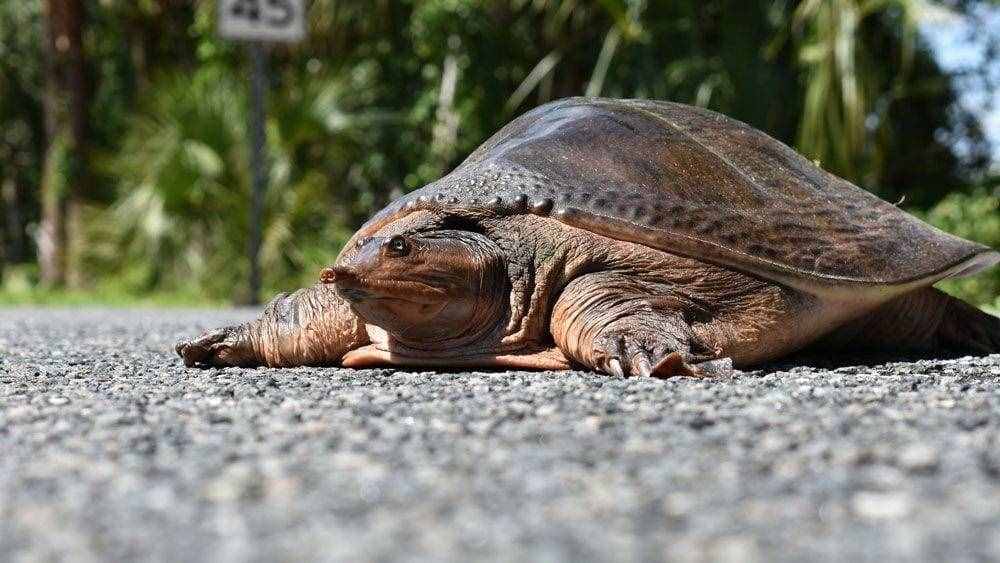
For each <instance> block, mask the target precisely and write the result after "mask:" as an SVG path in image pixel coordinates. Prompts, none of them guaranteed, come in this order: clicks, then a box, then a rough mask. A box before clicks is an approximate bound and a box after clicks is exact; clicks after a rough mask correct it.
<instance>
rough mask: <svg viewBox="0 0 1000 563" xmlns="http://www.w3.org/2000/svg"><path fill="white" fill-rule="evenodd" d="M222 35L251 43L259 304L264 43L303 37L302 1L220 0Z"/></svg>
mask: <svg viewBox="0 0 1000 563" xmlns="http://www.w3.org/2000/svg"><path fill="white" fill-rule="evenodd" d="M218 3H219V4H218V7H219V12H218V13H219V34H220V35H221V36H222V37H224V38H226V39H235V40H239V41H245V42H247V55H248V57H249V58H250V63H251V71H250V72H251V76H250V111H249V116H250V120H249V133H250V167H251V169H252V173H253V186H252V195H251V204H250V233H249V234H250V236H249V241H250V243H249V248H248V251H247V254H248V258H249V260H250V279H249V284H250V295H249V304H251V305H257V304H258V303H260V286H261V280H260V244H261V237H262V234H261V233H262V230H263V224H262V223H263V217H264V195H265V194H266V192H267V181H268V169H267V130H266V129H265V121H266V117H267V116H266V110H265V106H266V96H267V84H268V82H269V76H268V65H267V46H266V45H265V43H266V42H284V43H294V42H297V41H301V40H302V39H303V38H304V37H305V6H304V5H303V4H304V0H218Z"/></svg>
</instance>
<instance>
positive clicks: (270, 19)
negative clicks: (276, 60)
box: [219, 0, 306, 42]
mask: <svg viewBox="0 0 1000 563" xmlns="http://www.w3.org/2000/svg"><path fill="white" fill-rule="evenodd" d="M303 4H304V0H219V33H220V35H222V36H223V37H225V38H227V39H242V40H245V41H280V42H295V41H301V40H302V38H303V37H304V36H305V28H306V26H305V9H304V8H305V7H304V6H303Z"/></svg>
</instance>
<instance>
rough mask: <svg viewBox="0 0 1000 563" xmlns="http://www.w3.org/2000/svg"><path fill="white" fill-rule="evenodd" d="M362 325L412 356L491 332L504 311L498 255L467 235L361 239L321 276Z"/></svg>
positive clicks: (503, 273) (479, 239)
mask: <svg viewBox="0 0 1000 563" xmlns="http://www.w3.org/2000/svg"><path fill="white" fill-rule="evenodd" d="M321 281H322V282H323V283H327V284H333V285H335V286H336V289H337V292H338V293H339V294H340V295H341V296H342V297H343V298H344V299H346V300H347V301H349V302H350V303H351V307H352V308H353V309H354V310H355V311H356V312H357V313H358V314H359V315H360V316H361V317H362V318H363V319H364V320H365V321H366V322H368V323H369V324H373V325H376V326H378V327H381V328H383V329H385V331H386V332H388V333H389V334H390V335H392V337H393V338H394V339H395V340H397V341H398V342H400V343H402V344H404V345H406V346H407V347H408V348H414V349H418V350H447V349H450V348H453V347H456V346H460V345H462V344H468V343H471V342H473V341H475V340H477V339H478V338H482V337H483V336H484V335H486V334H487V333H489V332H491V331H492V330H493V329H494V328H495V327H496V325H497V323H498V322H499V320H500V315H501V314H502V312H503V310H504V306H505V305H506V297H507V295H506V290H507V281H506V269H505V262H504V260H503V255H502V254H501V251H500V248H499V247H498V246H497V245H496V243H494V242H493V241H491V240H490V239H488V238H486V237H485V236H483V235H481V234H478V233H474V232H471V231H458V230H441V231H432V232H428V233H418V234H401V235H394V236H384V237H380V236H376V237H365V238H361V239H359V240H358V242H357V248H356V249H355V250H354V251H353V252H346V253H344V255H343V256H342V257H341V258H340V259H339V260H338V261H337V263H336V264H335V265H334V266H332V267H329V268H325V269H324V270H323V272H322V274H321Z"/></svg>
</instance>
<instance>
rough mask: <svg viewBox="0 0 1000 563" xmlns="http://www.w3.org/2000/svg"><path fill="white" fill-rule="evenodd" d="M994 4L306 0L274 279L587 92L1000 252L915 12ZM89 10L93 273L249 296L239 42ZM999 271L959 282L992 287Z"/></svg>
mask: <svg viewBox="0 0 1000 563" xmlns="http://www.w3.org/2000/svg"><path fill="white" fill-rule="evenodd" d="M984 1H985V0H984ZM982 3H983V2H976V1H974V0H953V1H947V2H937V3H931V2H928V1H925V0H884V1H881V0H880V1H874V0H768V1H764V2H746V1H744V0H670V1H662V2H661V1H655V2H654V1H646V0H364V1H361V0H353V1H344V0H312V1H311V2H310V3H309V4H310V12H309V21H310V32H309V36H308V39H307V40H306V41H305V42H303V43H302V44H300V45H295V46H276V47H274V48H273V49H272V52H271V67H272V69H273V77H272V84H271V85H270V86H271V88H270V98H269V118H268V124H267V129H268V134H269V147H268V148H269V152H270V187H269V191H268V194H267V212H266V217H265V223H266V224H265V229H264V241H263V249H262V263H263V271H264V274H265V286H266V293H267V294H270V293H273V292H274V291H277V290H288V289H292V288H294V287H297V286H301V285H303V284H307V283H312V282H313V281H314V280H315V279H316V275H317V272H318V270H319V269H320V268H321V267H322V266H323V265H325V264H327V263H328V262H330V261H331V260H332V259H333V258H334V257H335V256H336V254H337V252H338V250H339V248H340V246H341V244H342V243H343V241H345V240H346V238H347V237H349V235H350V234H351V233H352V232H353V230H354V229H355V228H357V226H358V225H359V224H360V223H361V222H362V221H363V220H364V219H366V218H367V217H368V216H369V215H370V214H371V213H372V212H374V211H375V210H377V209H379V208H381V207H382V206H383V205H385V204H386V203H387V202H388V201H389V200H391V199H392V198H394V197H396V196H398V195H400V194H402V193H404V192H406V191H409V190H412V189H415V188H418V187H420V186H422V185H423V184H425V183H427V182H430V181H433V180H435V179H436V178H438V177H440V176H441V175H442V174H443V173H446V172H447V171H448V170H449V169H451V168H452V167H454V166H455V165H457V164H458V163H459V162H460V161H461V160H462V158H464V156H465V155H466V154H468V153H469V152H470V151H471V150H472V149H474V148H475V147H476V146H477V145H478V144H479V143H481V142H482V141H483V140H484V139H485V138H487V137H488V136H489V135H490V134H492V133H493V132H494V131H495V130H497V129H498V128H499V127H501V126H502V125H503V124H504V123H506V122H508V121H509V120H510V119H512V118H513V117H515V116H516V115H518V114H520V113H522V112H524V111H526V110H528V109H530V108H532V107H534V106H536V105H538V104H541V103H544V102H547V101H549V100H552V99H555V98H559V97H564V96H570V95H582V94H588V95H604V96H615V97H648V98H656V99H667V100H675V101H680V102H686V103H692V104H698V105H702V106H706V107H710V108H713V109H716V110H719V111H722V112H724V113H727V114H729V115H732V116H733V117H736V118H739V119H741V120H744V121H746V122H748V123H750V124H752V125H754V126H756V127H759V128H761V129H763V130H764V131H767V132H768V133H770V134H771V135H773V136H775V137H777V138H779V139H781V140H783V141H785V142H788V143H789V144H793V145H795V146H796V147H797V148H798V149H799V150H800V151H802V152H803V153H804V154H806V155H808V156H809V157H810V158H813V159H816V160H818V161H820V162H821V163H822V165H823V166H824V168H826V169H828V170H831V171H833V172H836V173H838V174H840V175H843V176H845V177H847V178H849V179H851V180H853V181H855V182H857V183H859V184H861V185H863V186H865V187H867V188H869V189H872V190H873V191H875V192H876V193H878V194H880V195H882V196H883V197H885V198H887V199H891V200H893V201H895V200H898V199H900V198H901V197H902V196H905V198H906V202H907V205H911V206H913V207H912V208H913V209H915V210H917V211H921V210H923V211H926V210H928V209H931V208H932V207H933V209H931V210H930V211H929V214H928V217H930V219H931V220H932V221H935V222H936V223H938V224H940V225H942V226H943V227H944V228H946V229H947V230H949V231H952V232H956V233H957V234H960V235H963V236H968V237H970V238H976V239H978V240H981V241H983V242H986V243H992V244H994V245H995V246H996V245H1000V241H998V239H997V236H998V234H997V228H996V227H995V225H994V227H993V230H990V229H989V228H987V227H985V226H984V225H986V224H991V223H990V221H989V220H987V219H989V212H990V205H991V203H990V202H992V205H993V209H994V210H995V202H996V200H995V197H996V194H995V192H988V191H987V190H986V189H985V188H980V189H978V191H977V190H976V189H975V186H976V185H978V184H982V183H983V182H984V181H985V178H986V176H987V172H988V165H989V155H990V147H989V146H988V143H987V142H986V141H985V139H984V137H983V135H982V132H981V131H980V130H979V128H978V123H977V122H976V120H975V119H974V118H973V117H972V116H971V115H970V114H969V113H968V112H967V111H965V110H964V109H962V107H961V106H959V105H958V104H956V91H955V88H956V86H955V81H954V77H953V76H951V75H949V74H948V73H946V72H944V71H943V70H942V69H941V68H939V67H938V65H937V64H936V62H935V60H934V58H933V57H932V56H931V54H930V52H929V51H928V48H927V46H926V45H925V43H924V42H923V41H922V40H921V38H920V35H919V34H918V33H917V27H916V26H917V25H918V22H919V21H920V20H921V17H922V13H923V12H922V10H925V9H926V8H927V7H928V6H930V5H932V4H933V5H934V6H937V7H939V8H940V7H942V6H943V7H946V8H948V9H951V10H954V11H956V12H957V13H961V14H972V13H973V12H974V8H975V7H976V6H978V5H980V4H982ZM38 4H40V3H38V2H4V3H0V183H4V182H6V183H7V184H8V185H11V186H14V187H15V188H16V190H15V192H16V194H15V195H16V197H15V198H14V199H13V200H11V199H9V198H6V199H4V200H3V201H2V202H0V205H3V206H4V213H3V217H4V218H5V229H4V233H3V236H2V240H3V241H4V243H5V248H7V249H8V255H12V254H13V253H12V252H11V249H14V248H17V246H18V244H20V245H21V246H22V247H23V248H22V252H21V253H20V254H19V255H18V258H17V259H14V260H12V261H14V262H19V263H28V264H30V263H31V262H32V260H33V259H34V258H33V256H34V249H33V248H32V245H31V244H30V241H31V237H30V236H29V235H31V233H32V232H33V229H34V228H36V225H37V221H38V215H39V201H38V197H37V185H38V181H39V174H40V166H41V155H42V153H43V151H44V147H45V138H44V136H45V135H44V123H43V115H42V104H41V98H40V96H41V92H43V91H44V88H43V74H44V72H43V68H42V66H43V56H42V53H41V45H42V44H43V41H42V40H41V37H42V25H41V24H42V14H41V12H40V8H39V6H38ZM86 6H87V9H88V13H87V21H86V25H87V27H86V30H85V39H84V42H85V48H86V51H87V54H88V61H87V65H88V75H89V76H90V77H91V87H92V89H93V95H92V100H93V101H92V104H91V110H90V115H89V116H88V118H89V121H90V123H92V126H93V127H92V128H93V131H94V132H93V135H92V137H93V138H92V143H93V145H94V146H93V147H91V149H92V150H91V152H90V154H92V155H93V162H91V165H92V173H93V174H94V175H95V177H96V178H97V181H96V182H95V183H94V186H93V187H92V191H91V192H90V193H88V194H85V195H86V203H87V207H86V210H87V211H86V221H85V223H86V229H85V232H84V234H83V235H82V236H85V237H86V244H84V245H83V246H84V248H85V255H84V256H83V261H82V267H83V268H84V270H85V271H84V272H83V275H84V278H85V279H86V280H87V284H88V287H89V288H91V290H93V291H94V292H95V293H94V294H95V295H98V296H107V295H110V294H122V295H126V296H128V295H132V296H141V295H147V294H151V293H164V292H166V293H170V294H173V295H178V296H182V297H181V300H182V301H184V300H186V299H187V297H184V296H198V295H200V296H203V297H204V298H205V299H211V300H239V299H241V298H245V291H246V290H245V289H244V288H245V287H246V278H247V270H248V265H247V260H246V258H245V254H246V248H247V232H248V226H247V220H248V215H249V211H248V209H249V202H250V198H249V184H250V178H249V167H248V163H247V143H246V141H247V139H246V136H247V131H246V119H247V116H246V96H247V93H246V90H247V80H246V77H247V75H248V70H247V69H248V65H247V62H246V60H245V58H244V56H243V51H242V49H241V48H240V46H239V45H238V44H234V43H231V42H226V41H222V40H220V39H219V38H218V37H217V36H216V33H215V20H214V18H215V3H214V1H210V0H195V1H190V2H181V1H176V0H139V1H135V0H101V1H100V2H88V3H87V4H86ZM959 145H960V146H961V150H959V148H958V147H959ZM990 193H992V195H990ZM990 198H993V199H990ZM935 205H936V207H934V206H935ZM12 206H13V208H14V210H15V211H16V213H15V214H13V215H16V218H15V219H11V217H12V216H13V215H12V214H11V213H10V211H11V209H12ZM973 219H974V220H973ZM970 223H972V224H974V226H970ZM994 223H995V221H994ZM968 229H973V230H971V231H970V230H968ZM18 235H23V236H22V237H21V238H22V239H23V240H22V241H21V242H18ZM8 270H9V271H8V272H7V277H8V278H9V279H13V280H14V282H12V283H10V284H8V286H9V287H10V286H13V287H20V291H21V292H20V293H17V292H13V293H12V290H10V289H9V288H8V292H7V294H8V296H9V295H13V294H17V295H21V298H22V299H29V297H27V295H28V293H31V292H28V293H26V292H25V291H24V289H25V286H26V285H27V286H30V285H31V276H32V275H33V274H32V272H33V271H34V269H33V268H32V267H30V266H19V267H17V268H15V269H10V268H8ZM993 275H994V277H993V278H989V279H986V280H985V281H983V280H982V279H977V280H975V281H970V282H965V283H963V284H961V285H955V286H953V290H955V291H959V292H964V293H963V294H964V295H967V296H970V297H973V298H975V299H977V300H978V301H979V302H984V301H990V300H992V299H994V298H995V297H996V295H997V290H998V279H1000V278H997V277H995V276H997V275H1000V274H993ZM33 295H35V297H33V298H31V299H36V300H37V299H46V297H45V296H46V295H49V294H48V293H46V292H34V293H33ZM261 297H266V295H265V296H261ZM101 298H102V299H103V298H104V297H101ZM13 299H16V298H11V297H8V298H7V300H13Z"/></svg>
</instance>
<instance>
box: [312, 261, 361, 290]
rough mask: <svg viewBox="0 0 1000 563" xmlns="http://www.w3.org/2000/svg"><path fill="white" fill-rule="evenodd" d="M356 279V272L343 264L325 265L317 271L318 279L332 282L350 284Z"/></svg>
mask: <svg viewBox="0 0 1000 563" xmlns="http://www.w3.org/2000/svg"><path fill="white" fill-rule="evenodd" d="M357 280H358V274H357V272H355V271H354V270H352V269H350V268H347V267H345V266H327V267H326V268H323V270H322V271H321V272H320V273H319V281H321V282H323V283H327V284H330V283H333V284H340V285H345V284H350V283H351V282H352V281H354V282H356V281H357Z"/></svg>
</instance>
